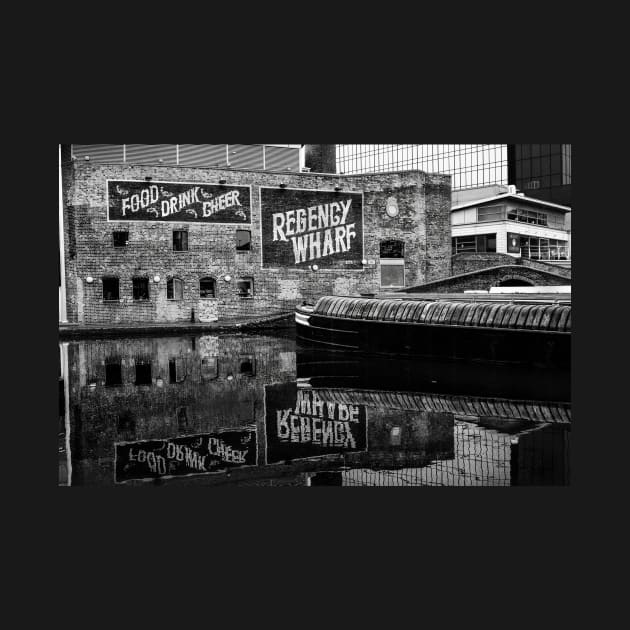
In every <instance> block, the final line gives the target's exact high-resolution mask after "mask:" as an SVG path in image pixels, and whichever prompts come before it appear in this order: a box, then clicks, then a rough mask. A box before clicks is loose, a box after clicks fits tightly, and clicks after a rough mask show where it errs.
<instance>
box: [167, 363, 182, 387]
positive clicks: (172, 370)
mask: <svg viewBox="0 0 630 630" xmlns="http://www.w3.org/2000/svg"><path fill="white" fill-rule="evenodd" d="M168 377H169V382H171V383H181V382H182V381H183V380H184V363H183V360H182V359H170V360H169V362H168Z"/></svg>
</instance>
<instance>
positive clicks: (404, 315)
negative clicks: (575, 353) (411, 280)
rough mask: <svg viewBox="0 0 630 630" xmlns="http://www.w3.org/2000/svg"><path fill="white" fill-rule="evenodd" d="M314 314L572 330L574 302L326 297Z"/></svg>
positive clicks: (314, 310) (408, 322) (443, 324)
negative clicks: (571, 303)
mask: <svg viewBox="0 0 630 630" xmlns="http://www.w3.org/2000/svg"><path fill="white" fill-rule="evenodd" d="M313 314H314V315H323V316H327V317H338V318H344V319H354V320H364V321H380V322H392V323H401V324H423V325H427V326H458V327H472V328H491V329H511V330H530V331H544V332H555V333H570V332H571V305H570V304H560V303H558V302H557V301H553V302H551V301H544V302H533V303H527V302H518V303H514V302H512V301H508V300H498V301H485V300H484V301H477V300H471V299H470V298H468V296H467V297H466V298H462V299H444V300H435V299H422V298H420V299H414V300H408V299H373V298H360V297H336V296H324V297H321V298H320V299H319V300H317V303H316V304H315V306H314V307H313Z"/></svg>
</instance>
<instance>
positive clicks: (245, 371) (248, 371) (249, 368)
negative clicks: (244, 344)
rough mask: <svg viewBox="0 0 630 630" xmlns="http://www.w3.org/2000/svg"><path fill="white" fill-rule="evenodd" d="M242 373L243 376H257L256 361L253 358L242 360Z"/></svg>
mask: <svg viewBox="0 0 630 630" xmlns="http://www.w3.org/2000/svg"><path fill="white" fill-rule="evenodd" d="M240 373H241V374H242V375H243V376H254V375H255V370H254V359H253V358H252V357H247V358H243V359H241V367H240Z"/></svg>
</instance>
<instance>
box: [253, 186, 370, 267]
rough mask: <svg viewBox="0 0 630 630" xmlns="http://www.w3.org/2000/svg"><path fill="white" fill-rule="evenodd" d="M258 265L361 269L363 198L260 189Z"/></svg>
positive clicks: (295, 190)
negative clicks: (260, 248) (260, 257)
mask: <svg viewBox="0 0 630 630" xmlns="http://www.w3.org/2000/svg"><path fill="white" fill-rule="evenodd" d="M260 203H261V225H262V245H263V246H262V266H263V267H268V268H278V267H308V266H311V265H313V264H317V265H318V266H319V267H321V268H343V269H361V268H362V266H363V265H362V260H363V194H362V193H350V192H332V191H321V190H298V189H291V188H284V189H278V188H265V187H262V188H261V189H260Z"/></svg>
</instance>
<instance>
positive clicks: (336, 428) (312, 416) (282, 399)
mask: <svg viewBox="0 0 630 630" xmlns="http://www.w3.org/2000/svg"><path fill="white" fill-rule="evenodd" d="M265 409H266V413H265V423H266V429H265V433H266V437H267V464H274V463H277V462H281V461H286V460H293V459H305V458H309V457H320V456H322V455H331V454H335V453H349V452H355V451H365V450H367V413H366V409H365V407H364V406H361V405H346V404H343V403H337V402H324V401H323V400H321V399H320V398H319V396H318V395H317V392H315V391H312V390H309V389H298V387H297V383H295V382H294V383H283V384H281V385H270V386H266V387H265Z"/></svg>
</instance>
